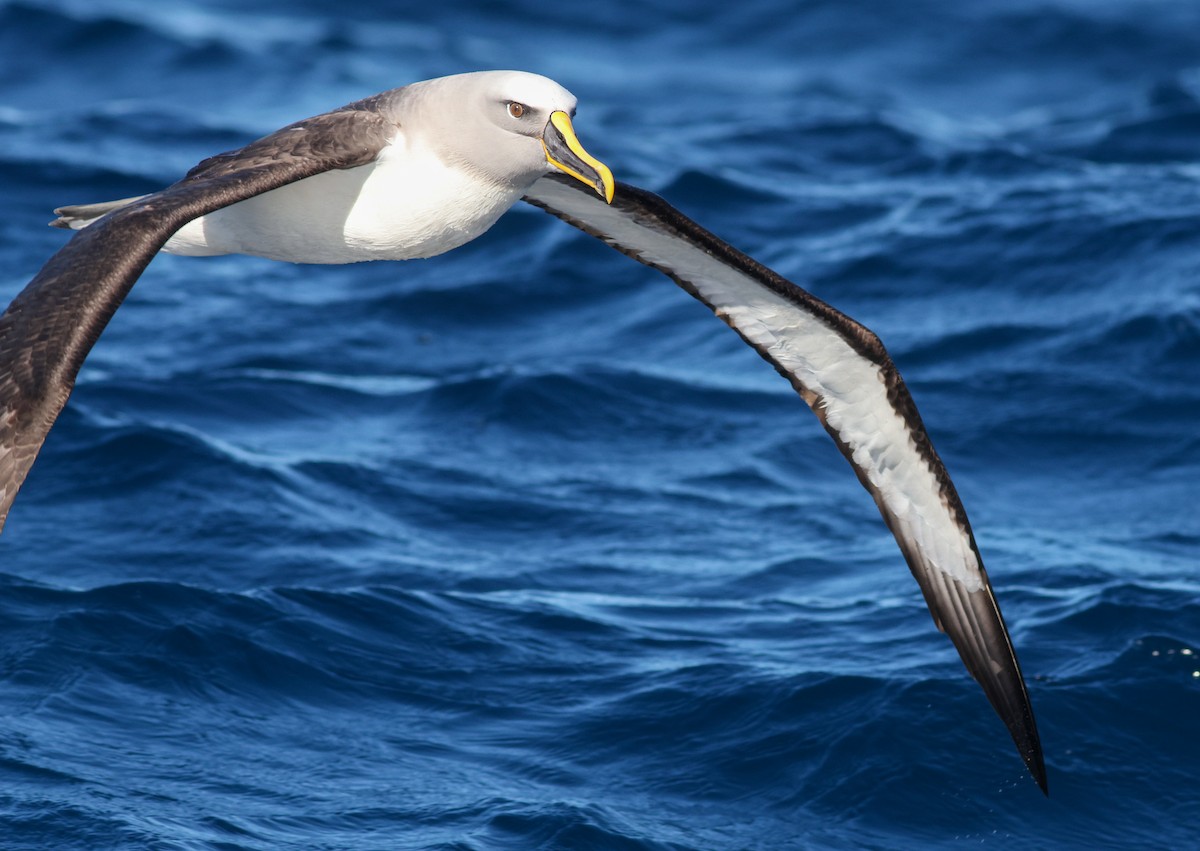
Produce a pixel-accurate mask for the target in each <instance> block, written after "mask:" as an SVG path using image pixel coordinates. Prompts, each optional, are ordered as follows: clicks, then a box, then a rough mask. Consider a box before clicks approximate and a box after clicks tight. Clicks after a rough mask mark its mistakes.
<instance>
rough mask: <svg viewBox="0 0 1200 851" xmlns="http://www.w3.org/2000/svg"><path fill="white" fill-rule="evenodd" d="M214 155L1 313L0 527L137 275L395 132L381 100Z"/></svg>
mask: <svg viewBox="0 0 1200 851" xmlns="http://www.w3.org/2000/svg"><path fill="white" fill-rule="evenodd" d="M392 96H394V92H386V93H384V94H382V95H376V96H375V97H374V98H370V99H368V100H366V101H359V102H357V103H353V104H350V105H349V106H346V107H343V108H341V109H339V110H335V111H334V112H328V113H324V114H323V115H318V116H315V117H313V118H309V119H305V120H304V121H300V122H297V123H296V124H292V125H290V126H288V127H285V128H283V129H282V130H279V131H276V132H275V133H272V134H271V135H269V136H266V137H264V138H262V139H259V140H258V141H256V142H252V143H250V144H249V145H247V146H245V147H244V148H241V149H239V150H236V151H231V152H229V153H226V154H220V155H218V156H216V157H211V158H209V159H207V160H205V161H204V162H202V163H200V164H199V165H198V166H197V167H196V168H194V169H192V171H191V172H189V173H188V175H187V176H186V177H185V178H184V179H183V180H181V181H179V182H178V183H176V184H174V185H172V186H169V187H167V188H166V189H163V190H162V191H160V192H155V193H153V194H151V195H146V196H143V197H141V198H138V199H135V200H133V201H132V203H130V204H128V205H127V206H123V207H120V208H118V209H116V210H113V211H112V212H111V213H108V214H107V215H106V216H104V217H103V218H102V219H100V220H99V221H97V222H96V223H94V224H92V225H90V226H89V227H86V228H84V229H83V230H81V231H79V232H78V233H76V234H75V236H74V237H73V238H72V239H71V241H70V242H68V243H67V244H66V245H65V246H64V247H63V248H62V249H61V250H60V251H59V252H58V253H57V254H55V255H54V256H53V257H52V258H50V260H49V261H48V262H47V263H46V265H45V266H43V267H42V269H41V271H40V272H38V274H37V275H36V276H34V278H33V280H32V281H30V282H29V284H28V285H27V286H26V287H25V289H24V290H22V291H21V293H20V294H18V295H17V297H16V298H15V299H14V300H13V302H12V304H10V305H9V307H8V309H7V310H6V311H5V312H4V314H3V316H0V529H3V528H4V522H5V520H6V519H7V518H8V511H9V509H10V508H11V507H12V503H13V499H15V497H16V494H17V490H18V489H19V488H20V487H21V483H22V482H23V481H24V480H25V476H26V474H27V473H28V472H29V468H30V466H31V465H32V464H33V461H34V459H35V458H36V457H37V454H38V452H39V450H40V449H41V447H42V443H43V441H45V439H46V435H47V433H48V432H49V430H50V427H51V426H52V425H53V424H54V421H55V419H56V418H57V417H58V414H59V412H60V411H61V410H62V407H63V405H65V404H66V402H67V397H68V396H70V394H71V389H72V387H74V384H75V376H76V375H77V374H78V372H79V368H80V366H81V365H82V364H83V360H84V358H85V357H87V354H88V352H89V351H91V348H92V346H93V345H94V344H95V342H96V340H97V338H98V337H99V336H100V333H101V332H102V331H103V330H104V327H105V326H106V325H107V324H108V321H109V320H110V319H111V318H112V315H113V313H114V312H115V311H116V310H117V308H118V307H120V305H121V302H122V301H124V299H125V297H126V295H128V293H129V290H130V289H131V288H132V287H133V285H134V283H135V282H136V281H137V279H138V277H139V276H140V275H141V274H142V271H143V270H144V269H145V268H146V266H147V265H148V264H149V263H150V261H151V259H153V257H154V255H155V254H156V253H157V252H158V250H159V249H160V248H162V246H163V245H164V244H165V243H166V242H167V240H168V239H170V238H171V236H172V234H174V233H175V231H177V230H179V228H181V227H183V226H184V225H185V224H187V223H188V222H190V221H192V220H193V219H197V218H199V217H200V216H203V215H205V214H207V213H211V212H213V211H214V210H219V209H220V208H222V207H226V206H229V205H230V204H234V203H236V202H238V201H242V200H245V199H246V198H250V197H253V196H255V195H260V194H262V193H264V192H268V191H270V190H272V189H277V188H278V187H280V186H283V185H285V184H288V183H292V182H294V181H297V180H302V179H304V178H306V177H311V176H313V175H315V174H319V173H321V172H325V171H330V170H333V169H345V168H353V167H355V166H360V165H365V164H367V163H369V162H371V161H372V160H373V159H374V158H375V157H376V156H377V155H378V153H379V151H380V149H381V148H382V147H383V146H384V145H385V144H386V143H387V141H388V139H390V138H391V136H392V135H393V134H394V133H395V130H396V128H395V126H394V125H393V124H390V123H389V122H388V120H387V119H386V118H385V117H384V113H383V112H381V111H379V110H377V109H374V108H372V107H374V106H376V105H377V103H376V102H377V101H378V99H380V98H387V97H392Z"/></svg>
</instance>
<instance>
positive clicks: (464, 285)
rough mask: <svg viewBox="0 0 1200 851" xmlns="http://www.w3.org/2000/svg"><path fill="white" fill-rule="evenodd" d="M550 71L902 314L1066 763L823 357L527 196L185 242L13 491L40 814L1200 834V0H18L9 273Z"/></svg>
mask: <svg viewBox="0 0 1200 851" xmlns="http://www.w3.org/2000/svg"><path fill="white" fill-rule="evenodd" d="M250 6H253V10H252V11H248V8H249V7H250ZM505 67H512V68H523V69H527V70H531V71H537V72H541V73H544V74H547V75H549V76H552V77H554V78H556V79H558V80H559V81H560V82H562V83H563V84H564V85H566V86H567V87H568V88H570V89H571V90H572V91H573V92H574V93H575V94H576V95H577V96H578V97H579V99H580V109H579V116H578V118H577V121H576V128H577V130H578V131H579V133H580V136H581V139H582V140H583V142H584V144H585V145H586V146H587V147H588V149H589V150H590V151H591V152H592V153H594V154H595V155H597V156H598V157H600V158H601V159H603V160H604V161H605V162H607V163H608V164H609V165H611V166H612V168H613V169H614V171H615V172H616V174H617V176H618V178H620V179H622V180H626V181H629V182H632V183H636V184H639V185H642V186H645V187H647V188H649V189H652V190H654V191H656V192H659V193H660V194H662V195H663V196H665V197H666V198H667V199H668V200H670V201H671V202H672V203H674V204H675V205H676V206H678V207H679V208H681V209H682V210H683V211H684V212H685V213H687V214H688V215H690V216H692V217H693V218H695V219H696V220H697V221H699V222H700V223H701V224H703V225H705V226H706V227H708V228H710V229H712V230H713V231H715V232H716V233H718V234H719V235H721V236H722V237H724V238H725V239H727V240H728V241H730V242H732V243H733V244H735V245H737V246H738V247H740V248H742V249H743V250H745V251H747V252H748V253H750V254H751V255H753V256H755V257H756V258H758V259H759V260H762V261H763V262H765V263H767V264H768V265H770V266H772V267H773V268H775V269H776V270H778V271H779V272H780V273H782V274H784V275H786V276H788V277H790V278H792V279H793V280H795V281H797V282H798V283H800V284H801V285H802V286H804V287H806V288H808V289H809V290H811V291H812V292H813V293H815V294H816V295H817V296H819V297H821V298H823V299H825V300H827V301H829V302H830V303H832V304H833V305H835V306H836V307H838V308H840V309H842V310H843V311H845V312H847V313H849V314H850V315H852V316H854V317H855V318H857V319H859V320H860V321H862V322H864V323H865V324H867V325H868V326H869V327H871V328H872V329H874V330H875V331H876V332H878V333H879V334H880V336H881V337H882V338H883V340H884V342H885V343H886V344H887V345H888V347H889V349H890V350H891V352H892V354H893V357H894V358H895V360H896V362H897V365H898V366H899V368H900V370H901V371H902V373H903V374H904V375H905V377H906V379H907V381H908V383H909V386H910V388H911V389H912V392H913V395H914V397H915V398H916V401H917V403H918V405H919V406H920V408H921V411H922V414H923V416H924V419H925V422H926V424H927V426H928V428H929V431H930V433H931V435H932V437H933V440H934V442H935V444H936V445H937V446H938V448H939V451H940V452H941V454H942V456H943V458H944V460H945V461H946V464H947V466H948V468H949V470H950V472H951V474H952V475H953V477H954V480H955V482H956V484H957V487H958V490H959V492H960V494H961V496H962V498H963V501H964V503H965V505H966V507H967V510H968V511H969V513H970V515H971V518H972V521H973V524H974V526H975V531H976V535H977V537H978V540H979V544H980V548H981V550H982V552H983V555H984V558H985V561H986V562H987V564H988V568H989V572H990V574H991V577H992V581H993V584H994V586H995V588H996V592H997V595H998V597H999V600H1000V603H1001V605H1002V606H1003V608H1004V612H1005V615H1006V617H1007V620H1008V623H1009V627H1010V629H1011V631H1012V634H1013V639H1014V641H1015V643H1016V646H1017V649H1018V652H1019V653H1020V657H1021V661H1022V665H1023V668H1024V670H1025V673H1026V677H1027V679H1028V681H1029V687H1030V692H1031V695H1032V699H1033V702H1034V708H1035V711H1036V713H1037V718H1038V722H1039V727H1040V730H1041V734H1042V740H1043V745H1044V747H1045V753H1046V762H1047V767H1048V773H1049V783H1050V797H1049V799H1045V798H1043V797H1042V795H1041V793H1040V792H1039V791H1038V789H1037V788H1036V786H1035V785H1034V783H1033V782H1032V781H1031V780H1030V779H1029V777H1028V776H1027V775H1026V772H1025V769H1024V767H1023V765H1022V764H1021V761H1020V759H1019V758H1018V757H1017V755H1016V753H1015V751H1014V749H1013V747H1012V744H1011V742H1010V740H1009V738H1008V736H1007V734H1006V733H1005V731H1004V729H1003V726H1002V725H1001V723H1000V721H999V720H998V719H997V718H996V717H995V715H994V714H993V713H992V711H991V710H990V709H989V707H988V705H987V703H986V700H985V698H984V697H983V695H982V693H981V691H980V689H979V688H978V687H977V686H976V684H975V683H974V682H973V681H972V680H971V679H970V677H969V676H968V675H967V674H966V672H965V670H964V669H963V667H962V665H961V663H960V662H959V660H958V658H957V656H956V654H955V653H954V650H953V648H952V647H951V645H950V643H949V642H948V641H947V640H946V639H945V638H944V637H943V636H941V635H940V634H938V633H937V631H936V630H935V629H934V627H933V624H932V622H931V620H930V618H929V615H928V614H927V611H926V609H925V607H924V604H923V602H922V599H921V595H920V592H919V590H918V588H917V586H916V584H915V583H914V582H913V580H912V578H911V576H910V574H909V572H908V570H907V568H906V567H905V564H904V562H903V559H902V557H901V556H900V553H899V551H898V550H897V548H896V545H895V543H894V541H893V540H892V538H891V536H890V535H889V534H888V532H887V530H886V528H885V527H884V525H883V523H882V522H881V521H880V518H879V515H878V512H877V511H876V509H875V507H874V505H873V503H872V501H871V499H870V497H869V496H868V495H867V494H866V492H865V491H863V490H862V488H861V487H860V486H859V485H858V483H857V481H856V480H855V477H854V475H853V474H852V472H851V471H850V469H849V468H848V466H847V465H846V463H845V461H844V460H843V459H842V457H841V456H840V454H839V453H838V452H837V450H836V448H835V447H834V446H833V445H832V443H831V442H830V441H829V439H828V437H827V436H826V435H825V433H824V431H823V429H821V428H820V426H819V424H818V423H817V421H816V419H815V418H814V417H813V416H812V414H811V413H810V412H809V411H808V410H807V408H806V407H805V406H804V404H803V403H802V402H801V400H800V399H799V398H798V397H797V396H796V395H795V394H794V393H793V392H792V390H791V389H790V387H789V386H788V385H787V383H786V382H785V381H783V380H781V379H780V378H779V377H778V376H777V375H776V374H775V373H774V371H773V370H771V369H770V368H769V367H768V366H767V365H766V364H764V363H763V362H762V361H761V360H760V359H759V358H758V357H757V355H755V354H754V353H753V352H752V351H750V350H749V349H748V348H747V347H746V346H744V345H743V344H742V343H741V341H740V340H739V339H738V338H737V337H736V335H734V334H732V333H730V332H729V330H728V329H727V328H725V327H724V326H723V324H722V323H720V322H718V321H716V320H714V318H713V317H712V316H711V314H709V312H708V311H707V310H706V309H705V308H703V306H701V305H699V304H698V303H695V302H693V301H692V300H691V299H689V298H688V297H687V296H686V294H684V293H683V292H682V291H681V290H679V289H678V288H677V287H675V286H674V285H673V284H672V283H671V282H670V281H668V280H667V279H666V278H663V277H661V276H659V275H657V274H656V273H654V272H652V271H650V270H648V269H645V268H643V267H641V266H639V265H637V264H635V263H632V262H630V261H629V260H628V259H626V258H624V257H621V256H620V255H618V254H617V253H615V252H613V251H611V250H609V249H607V248H605V247H604V246H602V245H600V244H599V243H597V242H595V241H593V240H591V239H589V238H588V237H586V236H585V235H583V234H580V233H578V232H576V231H574V230H573V229H571V228H569V227H567V226H565V225H563V224H562V223H561V222H558V221H556V220H554V219H552V218H551V217H549V216H546V215H544V214H543V213H541V212H539V211H537V210H534V209H533V208H530V207H525V208H523V209H516V210H514V211H513V212H512V213H510V214H509V215H507V216H506V217H505V218H504V219H503V220H502V221H501V222H500V223H499V224H498V225H497V226H496V227H495V228H494V229H493V230H492V231H491V232H490V233H488V234H486V235H485V236H484V237H482V238H481V239H479V240H478V241H476V242H475V243H473V244H471V245H468V246H466V247H464V248H463V249H460V250H458V251H456V252H453V253H451V254H448V255H445V256H443V257H440V258H435V259H432V260H428V261H413V262H409V263H403V264H396V263H377V264H363V265H356V266H343V267H305V266H291V265H286V264H279V263H272V262H268V261H263V260H258V259H252V258H242V257H227V258H210V259H194V258H174V257H161V258H159V259H157V260H156V261H155V262H154V264H153V265H152V266H151V268H150V269H149V271H148V272H147V273H146V275H145V276H144V277H143V279H142V281H141V282H140V283H139V284H138V286H137V287H136V288H135V289H134V291H133V293H132V295H131V297H130V298H129V300H128V301H127V302H126V304H125V305H124V307H122V309H121V310H120V311H119V313H118V314H117V316H116V318H115V320H114V321H113V323H112V325H111V326H110V327H109V329H108V330H107V331H106V332H105V334H104V336H103V338H102V340H101V341H100V343H99V344H98V345H97V347H96V348H95V350H94V351H93V353H92V355H91V357H90V359H89V361H88V363H87V365H86V367H85V368H84V370H83V372H82V373H81V375H80V380H79V383H78V386H77V388H76V391H75V394H74V396H73V397H72V400H71V403H70V404H69V405H68V407H67V409H66V410H65V412H64V414H63V416H62V417H61V419H60V420H59V422H58V424H57V426H56V427H55V429H54V431H53V432H52V434H51V436H50V439H49V440H48V442H47V444H46V448H45V451H44V452H43V453H42V456H41V458H40V460H39V461H38V462H37V464H36V465H35V467H34V469H33V472H32V474H31V476H30V478H29V480H28V482H27V484H26V486H25V487H24V489H23V491H22V493H21V496H20V497H19V499H18V500H17V503H16V505H15V507H14V510H13V512H12V514H11V517H10V519H9V523H8V526H7V528H6V529H5V530H4V534H3V535H2V536H0V848H4V849H42V848H45V849H277V848H289V849H290V848H296V849H401V848H403V849H435V848H436V849H655V851H663V850H664V849H671V851H682V849H730V851H733V849H807V848H813V849H825V848H833V849H851V848H878V849H901V848H913V849H916V848H921V849H926V848H943V847H945V848H950V847H955V848H957V847H961V846H969V847H977V846H983V847H988V848H998V849H999V848H1003V849H1011V848H1089V849H1096V848H1164V849H1183V848H1189V847H1198V846H1200V570H1198V569H1197V554H1198V551H1200V516H1198V511H1197V508H1198V503H1200V485H1198V484H1197V479H1198V478H1200V438H1198V428H1197V424H1198V421H1200V381H1198V379H1200V6H1197V5H1196V4H1189V3H1172V2H1153V1H1148V0H1107V2H1101V0H1087V2H1085V0H1037V2H1032V0H1030V1H1029V2H1025V0H1008V2H1000V0H977V1H976V2H971V3H958V2H951V0H943V2H932V0H916V2H909V3H903V4H900V3H889V2H883V0H864V2H856V3H845V2H842V3H837V2H824V1H823V0H813V2H802V3H791V4H789V3H782V2H765V0H747V2H740V3H737V4H727V3H723V2H715V1H714V0H698V2H696V1H695V0H691V1H690V2H683V0H651V2H645V0H643V2H637V3H634V2H619V3H607V4H603V3H602V4H594V5H585V4H575V5H558V6H555V5H553V4H545V3H535V2H529V0H502V2H498V3H494V4H476V3H461V2H457V0H448V2H444V3H439V4H409V3H398V2H394V3H385V2H376V3H370V2H363V3H357V4H346V3H332V2H324V0H299V2H286V3H285V2H282V0H264V2H259V3H256V4H244V3H239V2H233V0H224V2H221V0H190V1H189V2H174V0H170V1H169V2H168V1H167V0H164V2H157V3H146V2H143V0H0V200H2V202H3V206H4V210H5V215H4V216H3V218H0V260H2V262H0V298H2V299H3V301H5V302H7V300H8V299H9V298H11V297H12V296H13V295H15V294H16V293H17V292H18V291H19V290H20V289H21V288H22V287H23V286H24V284H25V283H26V282H27V281H28V280H29V278H30V277H32V276H33V274H34V273H35V272H36V271H37V269H38V268H39V267H40V266H41V264H42V263H43V262H45V260H46V259H47V258H48V257H49V256H50V255H51V254H52V253H53V252H54V251H55V250H56V249H57V247H58V246H59V245H61V244H62V242H63V240H64V234H63V233H62V232H60V231H55V230H51V229H49V228H47V227H45V222H46V221H47V220H48V219H49V217H50V210H51V209H52V208H53V207H55V206H59V205H61V204H67V203H80V202H90V201H99V200H106V199H110V198H120V197H124V196H129V195H134V194H138V193H143V192H148V191H152V190H154V189H156V188H159V187H161V186H163V185H165V184H167V183H169V182H171V181H173V180H175V179H176V178H178V177H179V176H180V175H181V174H182V173H183V172H184V171H186V169H188V168H189V167H190V166H191V165H193V164H194V163H195V162H197V161H198V160H200V159H201V158H203V157H205V156H207V155H210V154H212V153H216V152H219V151H223V150H227V149H230V148H234V147H237V146H239V145H241V144H243V143H245V142H246V141H248V140H250V139H252V138H254V137H256V136H259V135H262V134H264V133H266V132H269V131H271V130H273V129H275V128H277V127H279V126H282V125H283V124H286V123H288V122H290V121H293V120H296V119H298V118H302V117H304V116H306V115H310V114H314V113H317V112H321V111H324V110H326V109H329V108H332V107H335V106H337V105H340V104H342V103H345V102H347V101H350V100H353V99H356V98H359V97H362V96H364V95H367V94H371V93H374V92H376V91H380V90H383V89H387V88H391V87H394V86H397V85H402V84H404V83H406V82H410V81H413V80H419V79H425V78H428V77H432V76H438V75H442V74H449V73H455V72H459V71H464V70H473V69H480V68H505Z"/></svg>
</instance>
